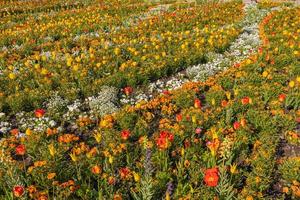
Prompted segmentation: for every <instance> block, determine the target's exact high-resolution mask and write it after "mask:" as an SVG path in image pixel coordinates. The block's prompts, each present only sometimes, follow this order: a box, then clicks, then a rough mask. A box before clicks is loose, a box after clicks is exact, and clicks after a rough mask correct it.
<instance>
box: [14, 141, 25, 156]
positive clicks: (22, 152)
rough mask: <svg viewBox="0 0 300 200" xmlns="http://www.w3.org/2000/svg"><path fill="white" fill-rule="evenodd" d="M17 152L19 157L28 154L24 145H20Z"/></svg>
mask: <svg viewBox="0 0 300 200" xmlns="http://www.w3.org/2000/svg"><path fill="white" fill-rule="evenodd" d="M15 151H16V154H17V155H20V156H23V155H25V153H26V147H25V145H24V144H20V145H18V146H17V147H16V149H15Z"/></svg>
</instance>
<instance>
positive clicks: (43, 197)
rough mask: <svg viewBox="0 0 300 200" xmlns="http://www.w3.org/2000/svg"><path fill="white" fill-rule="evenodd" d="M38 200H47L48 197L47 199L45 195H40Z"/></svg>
mask: <svg viewBox="0 0 300 200" xmlns="http://www.w3.org/2000/svg"><path fill="white" fill-rule="evenodd" d="M38 200H48V197H47V195H45V194H42V195H40V196H39V198H38Z"/></svg>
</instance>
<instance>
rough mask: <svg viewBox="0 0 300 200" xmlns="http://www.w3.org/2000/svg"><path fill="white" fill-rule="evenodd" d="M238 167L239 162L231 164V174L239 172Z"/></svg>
mask: <svg viewBox="0 0 300 200" xmlns="http://www.w3.org/2000/svg"><path fill="white" fill-rule="evenodd" d="M236 167H237V164H235V163H234V164H233V165H230V173H231V174H235V173H237V170H236Z"/></svg>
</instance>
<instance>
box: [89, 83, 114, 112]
mask: <svg viewBox="0 0 300 200" xmlns="http://www.w3.org/2000/svg"><path fill="white" fill-rule="evenodd" d="M117 95H118V90H117V89H116V88H114V87H108V86H103V87H102V88H101V90H100V92H99V93H98V96H93V97H88V98H87V99H86V100H85V102H87V104H88V106H89V109H90V111H91V113H92V114H93V115H96V116H104V115H107V114H111V113H113V112H116V111H117V110H118V107H117V101H118V96H117Z"/></svg>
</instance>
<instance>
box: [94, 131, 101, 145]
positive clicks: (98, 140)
mask: <svg viewBox="0 0 300 200" xmlns="http://www.w3.org/2000/svg"><path fill="white" fill-rule="evenodd" d="M94 138H95V140H96V142H97V143H100V142H101V139H102V135H101V133H99V132H96V133H95V134H94Z"/></svg>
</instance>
